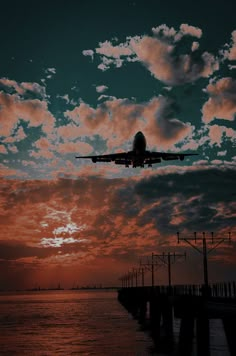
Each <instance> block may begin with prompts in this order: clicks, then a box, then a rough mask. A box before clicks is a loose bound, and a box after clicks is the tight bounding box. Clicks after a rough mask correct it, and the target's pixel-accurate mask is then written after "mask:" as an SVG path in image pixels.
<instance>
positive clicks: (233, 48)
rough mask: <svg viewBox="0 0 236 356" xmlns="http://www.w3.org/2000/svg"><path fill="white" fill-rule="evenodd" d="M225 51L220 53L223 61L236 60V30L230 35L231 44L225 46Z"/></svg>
mask: <svg viewBox="0 0 236 356" xmlns="http://www.w3.org/2000/svg"><path fill="white" fill-rule="evenodd" d="M226 47H227V49H225V50H223V51H221V52H222V54H223V56H224V59H228V60H230V61H234V60H236V30H235V31H233V32H232V34H231V44H230V45H228V44H227V45H226Z"/></svg>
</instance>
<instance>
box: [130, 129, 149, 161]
mask: <svg viewBox="0 0 236 356" xmlns="http://www.w3.org/2000/svg"><path fill="white" fill-rule="evenodd" d="M146 145H147V143H146V138H145V136H144V134H143V133H142V132H141V131H139V132H137V133H136V135H135V136H134V142H133V154H134V155H133V160H132V163H133V167H143V165H144V160H145V152H146Z"/></svg>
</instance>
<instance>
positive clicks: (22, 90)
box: [0, 78, 47, 99]
mask: <svg viewBox="0 0 236 356" xmlns="http://www.w3.org/2000/svg"><path fill="white" fill-rule="evenodd" d="M0 84H2V85H3V87H4V88H14V90H15V92H16V93H17V94H19V95H21V96H23V95H26V94H27V92H32V93H34V94H36V95H38V96H39V97H41V98H42V99H46V98H47V95H46V89H45V87H44V86H42V85H40V84H38V83H30V82H22V83H17V82H16V81H15V80H11V79H8V78H1V79H0Z"/></svg>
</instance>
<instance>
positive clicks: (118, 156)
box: [75, 152, 132, 165]
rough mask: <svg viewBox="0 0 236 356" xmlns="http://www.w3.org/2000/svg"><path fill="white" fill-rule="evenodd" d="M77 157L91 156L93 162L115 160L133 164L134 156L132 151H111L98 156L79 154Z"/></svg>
mask: <svg viewBox="0 0 236 356" xmlns="http://www.w3.org/2000/svg"><path fill="white" fill-rule="evenodd" d="M75 158H90V159H91V160H92V162H94V163H96V162H112V161H113V162H115V163H116V164H124V165H127V164H131V161H132V156H131V153H130V152H121V153H111V154H108V155H98V156H77V157H75Z"/></svg>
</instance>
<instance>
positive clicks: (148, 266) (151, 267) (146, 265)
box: [140, 253, 159, 287]
mask: <svg viewBox="0 0 236 356" xmlns="http://www.w3.org/2000/svg"><path fill="white" fill-rule="evenodd" d="M155 256H156V255H154V253H152V256H151V261H150V260H149V259H148V260H147V262H142V261H140V266H143V267H144V268H145V269H147V270H149V271H151V280H152V287H154V285H155V267H156V266H159V263H158V262H157V261H156V259H155ZM142 273H144V272H142Z"/></svg>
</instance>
